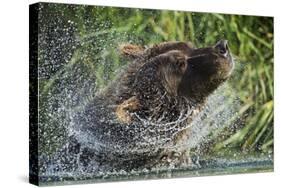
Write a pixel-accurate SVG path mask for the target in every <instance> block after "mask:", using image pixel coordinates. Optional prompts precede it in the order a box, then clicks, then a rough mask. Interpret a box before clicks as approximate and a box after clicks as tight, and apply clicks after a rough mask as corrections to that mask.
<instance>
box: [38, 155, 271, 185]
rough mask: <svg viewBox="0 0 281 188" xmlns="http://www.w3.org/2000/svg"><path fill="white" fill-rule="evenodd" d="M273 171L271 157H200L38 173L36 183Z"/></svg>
mask: <svg viewBox="0 0 281 188" xmlns="http://www.w3.org/2000/svg"><path fill="white" fill-rule="evenodd" d="M260 172H273V159H272V158H271V156H262V157H258V158H257V156H254V157H249V156H247V157H246V158H241V159H225V158H216V159H206V160H204V159H202V160H199V161H198V164H197V165H194V166H193V167H182V168H170V169H167V168H165V169H152V170H150V171H149V170H146V169H144V170H142V171H131V172H126V171H118V172H117V171H115V172H105V173H100V174H91V173H90V174H87V173H83V174H81V173H62V174H49V175H48V176H40V180H41V181H40V185H42V186H50V185H62V184H80V183H99V182H108V181H130V180H148V179H158V178H180V177H196V176H210V175H212V176H213V175H227V174H238V173H260Z"/></svg>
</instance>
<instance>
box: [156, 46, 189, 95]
mask: <svg viewBox="0 0 281 188" xmlns="http://www.w3.org/2000/svg"><path fill="white" fill-rule="evenodd" d="M164 55H165V56H166V61H162V63H161V66H160V74H161V76H162V83H163V86H164V87H165V89H166V91H167V92H168V93H169V94H170V95H174V96H177V95H178V87H179V84H180V82H181V80H182V77H183V75H184V73H185V72H186V70H187V66H188V64H187V59H188V57H187V56H186V55H184V54H183V53H182V52H179V51H170V52H168V53H166V54H164Z"/></svg>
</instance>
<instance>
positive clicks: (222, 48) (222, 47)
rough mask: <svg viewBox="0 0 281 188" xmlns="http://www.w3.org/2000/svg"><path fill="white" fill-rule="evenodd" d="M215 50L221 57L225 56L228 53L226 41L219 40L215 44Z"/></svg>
mask: <svg viewBox="0 0 281 188" xmlns="http://www.w3.org/2000/svg"><path fill="white" fill-rule="evenodd" d="M215 48H216V49H217V50H218V52H219V53H220V54H221V55H223V56H225V57H226V56H227V53H228V45H227V40H223V39H222V40H219V41H218V42H217V44H216V45H215Z"/></svg>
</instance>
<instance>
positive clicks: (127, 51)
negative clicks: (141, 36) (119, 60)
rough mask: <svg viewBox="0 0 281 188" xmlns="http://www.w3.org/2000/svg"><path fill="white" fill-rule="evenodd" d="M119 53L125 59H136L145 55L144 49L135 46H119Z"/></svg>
mask: <svg viewBox="0 0 281 188" xmlns="http://www.w3.org/2000/svg"><path fill="white" fill-rule="evenodd" d="M119 51H120V54H121V55H122V56H123V57H126V58H129V59H136V58H138V57H140V56H141V55H142V54H143V52H144V47H142V46H138V45H133V44H121V45H119Z"/></svg>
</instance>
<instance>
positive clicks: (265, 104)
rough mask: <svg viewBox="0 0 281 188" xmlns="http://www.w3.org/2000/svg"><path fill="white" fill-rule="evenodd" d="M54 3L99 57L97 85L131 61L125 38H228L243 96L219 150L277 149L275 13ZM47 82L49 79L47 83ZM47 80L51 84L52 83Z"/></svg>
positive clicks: (197, 41)
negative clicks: (122, 52) (124, 52)
mask: <svg viewBox="0 0 281 188" xmlns="http://www.w3.org/2000/svg"><path fill="white" fill-rule="evenodd" d="M62 7H64V6H63V5H59V6H54V5H52V6H50V7H49V11H50V12H51V11H57V10H62V11H63V12H64V17H63V19H65V20H71V21H73V22H74V23H75V27H76V32H75V35H76V37H78V38H79V40H80V42H81V47H80V48H79V50H80V51H83V57H84V58H85V59H87V63H89V62H95V64H94V65H93V66H92V67H93V69H92V71H93V72H95V75H96V79H97V81H96V82H97V87H98V88H102V87H104V86H105V85H106V84H107V83H108V82H109V81H110V80H112V79H113V78H114V77H115V75H116V74H117V71H116V70H118V69H119V68H120V67H121V66H123V65H124V64H126V62H125V61H124V60H122V59H120V57H119V56H118V51H117V50H116V49H117V47H118V45H119V44H120V43H137V44H141V45H151V44H154V43H159V42H163V41H172V40H178V41H191V42H192V43H193V44H194V45H195V46H197V47H204V46H209V45H213V44H215V43H216V41H218V40H219V39H221V38H225V39H227V40H228V41H229V46H230V48H231V51H232V53H233V54H234V57H235V61H236V70H235V71H234V73H233V76H232V78H231V79H230V80H229V84H230V86H231V87H232V88H233V89H234V90H235V91H236V92H237V95H238V96H239V100H240V102H241V109H240V110H239V113H238V115H235V116H233V118H232V119H231V122H233V121H236V120H237V121H239V122H241V123H240V125H239V126H237V127H235V130H233V127H231V126H230V127H229V128H227V129H226V130H224V133H223V134H224V135H227V136H225V137H223V139H222V138H220V140H219V141H217V142H216V143H218V144H216V145H215V146H214V151H223V150H228V149H235V150H244V151H248V150H251V151H265V152H271V151H272V150H273V106H274V104H273V18H270V17H256V16H240V15H223V14H215V13H214V14H212V13H190V12H179V11H159V10H142V9H123V8H122V9H121V8H110V7H94V6H79V7H77V6H68V7H64V8H63V9H62ZM47 85H48V84H47ZM47 85H46V86H47Z"/></svg>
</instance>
